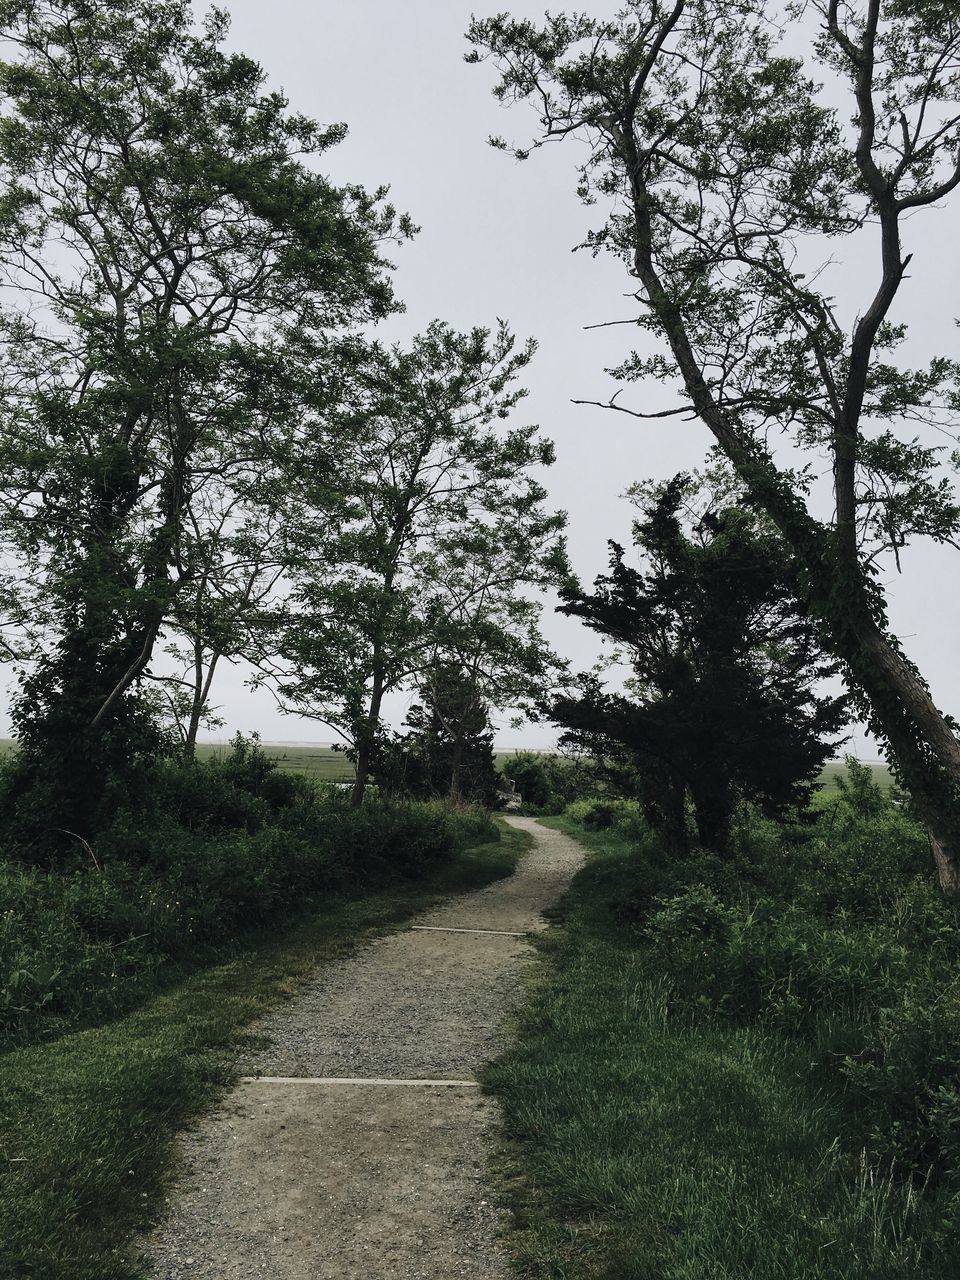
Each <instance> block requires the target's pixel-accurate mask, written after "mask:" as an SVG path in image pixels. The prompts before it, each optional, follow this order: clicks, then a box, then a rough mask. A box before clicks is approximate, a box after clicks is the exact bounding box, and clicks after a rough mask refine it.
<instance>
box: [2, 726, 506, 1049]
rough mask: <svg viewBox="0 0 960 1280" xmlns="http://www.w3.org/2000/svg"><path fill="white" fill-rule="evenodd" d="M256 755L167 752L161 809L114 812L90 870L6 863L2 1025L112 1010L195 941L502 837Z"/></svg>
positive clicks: (46, 1026) (431, 865) (21, 1027)
mask: <svg viewBox="0 0 960 1280" xmlns="http://www.w3.org/2000/svg"><path fill="white" fill-rule="evenodd" d="M263 759H265V757H263V754H262V752H258V751H257V750H256V749H255V748H254V749H252V750H248V749H247V748H246V747H245V746H242V747H240V748H239V749H235V751H234V753H233V754H232V755H231V756H230V757H228V758H227V759H226V760H225V761H224V762H222V763H219V762H216V761H212V762H205V763H202V764H197V765H196V766H190V767H186V766H182V765H173V764H171V763H165V764H163V765H162V766H160V767H159V768H158V773H157V791H158V794H159V796H160V801H159V802H158V806H157V809H158V811H162V810H164V809H165V812H164V815H163V820H162V821H161V820H160V817H159V813H154V814H153V815H152V821H153V825H152V826H144V824H143V822H142V821H141V823H140V824H139V825H137V823H136V822H135V819H134V817H133V815H131V814H120V815H119V816H118V818H117V820H116V822H115V823H114V825H113V827H112V828H111V829H110V830H109V831H108V832H106V833H104V835H103V837H102V838H101V839H100V840H98V842H97V849H96V853H95V856H96V857H97V864H98V865H96V866H95V865H94V864H93V862H92V861H91V860H90V859H89V858H88V859H87V860H86V862H85V863H84V864H83V865H81V866H78V867H76V868H75V869H72V870H69V871H66V872H63V873H58V872H52V871H43V870H39V869H37V868H32V867H24V866H21V865H18V864H16V863H14V862H10V861H7V862H3V861H0V1030H2V1031H4V1032H6V1033H7V1034H8V1035H14V1036H16V1037H18V1038H20V1039H23V1038H25V1037H29V1036H34V1035H49V1034H54V1033H56V1032H58V1031H60V1030H63V1029H64V1028H66V1027H69V1026H74V1025H77V1024H79V1023H82V1022H84V1021H88V1020H90V1019H92V1018H100V1017H103V1016H106V1015H109V1014H112V1013H114V1012H116V1011H118V1010H119V1009H121V1008H124V1007H128V1006H129V1005H130V1004H131V1002H132V1001H134V1000H136V999H137V998H138V997H139V996H140V995H141V994H142V993H143V992H144V991H147V990H149V989H151V988H152V987H154V986H155V984H156V981H157V978H158V974H160V973H161V971H163V970H165V969H169V968H170V967H171V966H174V965H177V964H182V963H185V962H187V961H188V960H190V959H191V958H195V957H196V955H197V954H202V952H203V950H204V948H207V949H209V948H211V947H217V946H222V945H223V944H225V943H227V942H229V941H230V940H231V939H234V938H236V937H238V936H240V935H241V934H242V933H243V932H244V931H245V930H249V929H252V928H256V927H258V926H261V925H267V924H272V923H274V922H276V921H278V920H282V919H284V918H286V917H290V916H293V915H294V914H295V913H297V912H300V911H303V910H304V909H305V908H308V907H309V906H310V904H311V902H315V901H317V900H318V899H319V898H321V897H322V896H325V895H329V894H343V893H358V892H362V891H364V890H369V889H373V888H376V887H378V886H383V885H387V884H390V883H392V882H397V881H402V880H405V879H406V880H414V879H417V878H421V877H423V876H425V875H427V874H428V873H430V872H431V871H433V870H434V869H436V868H437V867H438V866H440V865H441V864H442V863H443V862H444V861H445V860H446V859H448V858H450V856H451V854H452V853H453V852H454V851H455V850H457V849H460V848H463V847H466V846H468V845H471V844H478V843H481V842H483V841H487V840H491V839H496V838H497V836H498V829H497V827H496V826H495V825H494V824H493V823H492V822H491V821H490V819H489V817H488V816H487V815H486V814H485V813H484V812H483V811H480V810H454V809H452V808H450V807H448V806H446V805H444V804H441V803H438V802H434V803H430V804H415V803H408V804H397V805H389V804H385V803H383V802H382V801H379V800H376V799H374V800H371V801H370V802H369V803H367V804H365V805H363V807H362V808H360V809H353V808H351V807H350V805H349V802H348V799H347V797H346V796H344V795H343V794H342V793H340V792H338V791H337V790H335V789H334V788H317V787H314V786H312V785H311V784H310V783H308V782H306V781H304V780H303V779H301V778H297V777H293V778H288V777H287V776H286V775H280V774H279V770H275V769H274V766H273V764H272V762H270V761H267V766H268V767H266V768H264V766H263ZM278 776H279V781H278Z"/></svg>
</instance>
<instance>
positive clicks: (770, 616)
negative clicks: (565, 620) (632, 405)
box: [551, 475, 847, 853]
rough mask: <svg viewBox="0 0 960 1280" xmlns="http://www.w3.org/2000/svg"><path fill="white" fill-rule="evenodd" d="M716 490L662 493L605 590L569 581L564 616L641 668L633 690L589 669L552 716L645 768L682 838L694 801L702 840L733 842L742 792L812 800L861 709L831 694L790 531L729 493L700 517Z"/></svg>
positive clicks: (796, 803) (653, 498)
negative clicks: (851, 713) (852, 715)
mask: <svg viewBox="0 0 960 1280" xmlns="http://www.w3.org/2000/svg"><path fill="white" fill-rule="evenodd" d="M702 487H703V486H702V484H700V483H698V482H696V481H694V480H693V479H692V478H691V477H690V476H686V475H679V476H675V477H674V478H673V479H672V480H671V481H669V483H667V484H665V485H662V486H658V487H656V488H654V489H653V490H652V492H651V493H650V494H648V495H647V497H648V500H647V501H645V502H644V506H643V512H644V518H643V519H642V520H640V521H637V522H636V524H635V525H634V541H635V544H636V547H637V549H638V550H639V551H640V553H641V555H642V563H641V566H640V567H639V568H633V567H631V566H630V565H629V564H628V563H627V561H626V557H625V552H624V549H623V548H622V547H619V546H617V545H616V544H612V550H611V560H610V573H609V574H608V575H601V576H600V577H598V578H597V579H596V582H595V583H594V589H593V591H592V592H586V591H583V590H582V589H580V588H573V587H568V588H567V589H565V590H564V591H563V592H562V598H563V602H564V603H563V604H562V605H561V612H563V613H566V614H570V615H572V616H574V617H577V618H580V619H582V620H583V622H584V623H585V624H586V625H587V626H588V627H590V628H591V629H592V630H594V631H596V632H598V633H599V634H600V635H601V636H602V637H603V638H604V639H605V640H608V641H610V642H611V643H613V644H614V645H616V646H617V648H618V651H620V653H621V654H622V657H623V660H624V661H625V662H628V663H629V665H630V667H631V670H632V674H631V678H630V680H629V681H628V683H627V694H626V695H625V694H615V693H609V692H607V691H606V690H605V689H604V688H603V687H602V686H601V684H600V682H599V680H598V679H597V678H596V677H595V676H593V675H590V676H585V677H584V679H583V689H582V692H581V694H580V695H579V696H578V697H574V696H572V695H569V694H564V695H562V696H560V697H559V698H557V699H556V700H555V702H554V704H553V707H552V709H551V714H552V716H553V717H554V719H556V720H557V721H558V723H559V724H560V725H561V726H562V727H563V729H564V736H563V741H565V742H567V743H570V744H572V745H574V746H575V747H577V748H578V749H579V750H580V751H582V752H584V753H585V754H587V755H589V756H591V757H592V758H593V759H595V760H596V761H597V762H598V764H599V765H600V766H602V767H603V768H604V769H606V770H607V772H608V773H610V772H611V770H615V771H616V772H618V773H619V774H620V776H621V777H623V776H625V775H627V776H629V775H632V777H631V778H630V781H631V783H632V785H631V788H630V794H633V795H635V796H639V798H640V799H641V800H642V802H643V805H644V812H645V815H646V817H647V819H648V821H650V822H651V823H652V824H653V825H654V826H656V827H657V829H658V831H659V832H660V833H661V835H662V836H663V838H664V840H666V841H667V842H668V843H669V844H670V846H671V848H673V849H674V850H675V851H676V852H682V851H683V850H684V849H685V848H686V847H687V820H686V807H687V801H688V800H689V802H690V805H691V807H692V810H693V815H694V818H695V821H696V825H697V831H698V835H699V838H700V843H701V845H702V846H703V847H705V848H712V849H714V850H715V851H716V852H718V853H722V852H723V851H724V850H725V849H726V847H727V845H728V842H729V835H730V824H731V820H732V817H733V813H734V810H735V807H736V803H737V800H738V799H749V800H751V801H753V802H754V803H755V804H757V805H759V806H760V807H761V808H762V809H763V810H764V812H766V813H768V814H771V815H778V816H782V815H784V814H786V813H788V812H796V811H798V810H800V809H802V808H803V807H804V806H805V805H806V803H807V802H808V800H809V797H810V794H811V791H812V789H813V785H814V783H815V780H816V778H817V777H818V776H819V774H820V771H821V769H822V767H823V764H824V762H825V760H826V759H827V758H828V757H829V756H830V754H831V753H832V752H833V750H834V748H835V742H834V741H833V739H834V737H835V735H836V734H837V733H838V732H839V731H840V729H841V728H842V727H843V725H844V724H845V722H846V718H847V717H846V700H845V699H843V698H832V697H824V696H823V695H822V694H821V693H820V692H819V690H818V685H819V684H820V683H821V682H822V681H823V679H824V678H825V677H826V676H829V675H835V674H836V666H835V664H833V663H832V662H830V661H829V660H828V659H827V658H826V657H825V655H824V653H823V650H822V646H821V642H820V639H819V637H818V634H817V631H816V629H815V628H814V627H813V626H812V625H811V624H810V623H809V622H808V621H807V620H806V619H805V618H804V617H803V604H802V602H801V599H800V594H801V593H800V588H799V584H798V582H797V579H796V575H795V573H794V571H793V566H792V564H791V560H790V556H789V553H788V552H787V551H786V548H785V547H784V545H783V543H782V540H781V539H779V538H778V537H777V535H776V533H775V532H774V531H773V530H772V529H770V527H769V526H768V525H767V524H766V523H765V522H762V521H760V520H758V519H757V518H756V517H755V516H754V515H753V514H752V513H751V512H750V511H749V510H744V509H743V508H742V507H741V506H739V505H733V503H732V501H731V498H732V496H733V495H731V494H729V493H723V494H722V495H721V496H720V500H719V501H718V500H717V498H716V496H715V495H714V494H713V493H709V492H708V495H707V498H708V501H707V504H706V509H705V510H704V511H702V512H701V513H699V516H696V515H695V516H694V517H693V519H690V518H689V516H688V517H687V518H685V517H684V511H685V510H686V511H687V512H689V509H690V504H691V502H692V501H693V500H694V499H695V498H696V497H697V496H698V494H699V492H700V490H701V488H702ZM688 526H692V527H688Z"/></svg>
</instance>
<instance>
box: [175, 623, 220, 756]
mask: <svg viewBox="0 0 960 1280" xmlns="http://www.w3.org/2000/svg"><path fill="white" fill-rule="evenodd" d="M219 661H220V654H219V653H214V654H212V655H211V657H210V665H209V667H207V670H206V674H204V672H203V650H202V647H201V646H200V645H199V642H198V643H197V667H196V683H195V685H194V690H193V705H192V706H191V708H190V721H189V723H188V725H187V732H186V736H185V737H184V740H183V753H184V755H185V756H186V757H187V758H188V759H189V758H191V757H193V756H194V755H196V750H197V734H198V733H199V732H200V721H201V719H202V718H203V712H204V708H205V707H206V705H207V701H208V699H209V697H210V686H211V685H212V684H213V675H214V672H215V671H216V669H217V663H218V662H219Z"/></svg>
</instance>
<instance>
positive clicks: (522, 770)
mask: <svg viewBox="0 0 960 1280" xmlns="http://www.w3.org/2000/svg"><path fill="white" fill-rule="evenodd" d="M503 772H504V774H505V775H506V777H508V778H509V779H510V781H511V782H512V783H513V785H514V786H515V787H516V789H517V790H518V791H519V792H520V795H521V797H522V800H523V808H524V811H525V812H527V813H540V814H544V813H562V812H563V811H564V809H565V808H566V807H567V805H569V804H572V803H573V802H574V801H576V800H580V799H582V798H584V797H585V796H587V795H589V794H591V793H592V792H594V791H595V790H596V786H597V783H596V780H595V778H594V776H593V770H592V769H591V767H590V765H589V764H588V763H587V762H586V761H583V760H570V759H568V758H567V757H565V756H555V755H541V754H539V753H538V752H535V751H517V752H516V753H515V754H514V755H512V756H508V757H507V758H506V760H504V762H503Z"/></svg>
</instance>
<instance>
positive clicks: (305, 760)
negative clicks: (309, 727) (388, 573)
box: [0, 738, 891, 791]
mask: <svg viewBox="0 0 960 1280" xmlns="http://www.w3.org/2000/svg"><path fill="white" fill-rule="evenodd" d="M14 745H15V744H14V741H13V739H12V738H0V756H3V755H6V754H7V753H8V752H10V751H12V750H13V748H14ZM263 749H264V751H265V752H266V753H267V755H268V756H270V758H271V759H273V760H276V762H277V764H278V765H279V766H280V768H281V769H288V770H289V771H290V772H291V773H303V774H305V775H306V776H307V777H308V778H316V779H317V780H318V781H320V782H351V781H352V780H353V776H354V772H353V765H352V764H351V763H350V761H349V760H348V759H347V758H346V756H345V755H344V754H343V752H342V751H334V749H333V748H332V747H320V746H309V745H306V744H304V743H294V744H291V743H282V742H264V743H263ZM228 750H229V745H228V744H227V743H222V742H201V743H199V744H198V746H197V755H198V756H200V757H201V758H204V757H209V756H216V755H223V753H224V752H225V751H228ZM515 754H516V749H511V750H505V751H497V752H496V757H497V764H498V766H500V767H502V765H503V761H504V760H506V759H507V758H508V757H509V756H512V755H515ZM863 763H864V764H865V765H866V766H867V768H868V769H870V770H872V772H873V776H874V777H875V778H876V780H877V782H878V783H879V784H880V786H881V787H883V788H884V790H886V789H887V788H889V786H890V784H891V778H890V770H889V769H888V768H887V766H886V765H885V764H881V763H879V762H878V761H868V760H865V761H863ZM844 768H845V766H844V764H843V762H842V761H839V760H838V761H834V762H832V763H831V764H828V765H827V767H826V768H825V769H824V771H823V773H822V774H821V775H820V781H821V782H822V783H823V788H824V790H825V791H836V789H837V777H838V775H841V774H842V773H843V772H844Z"/></svg>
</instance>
